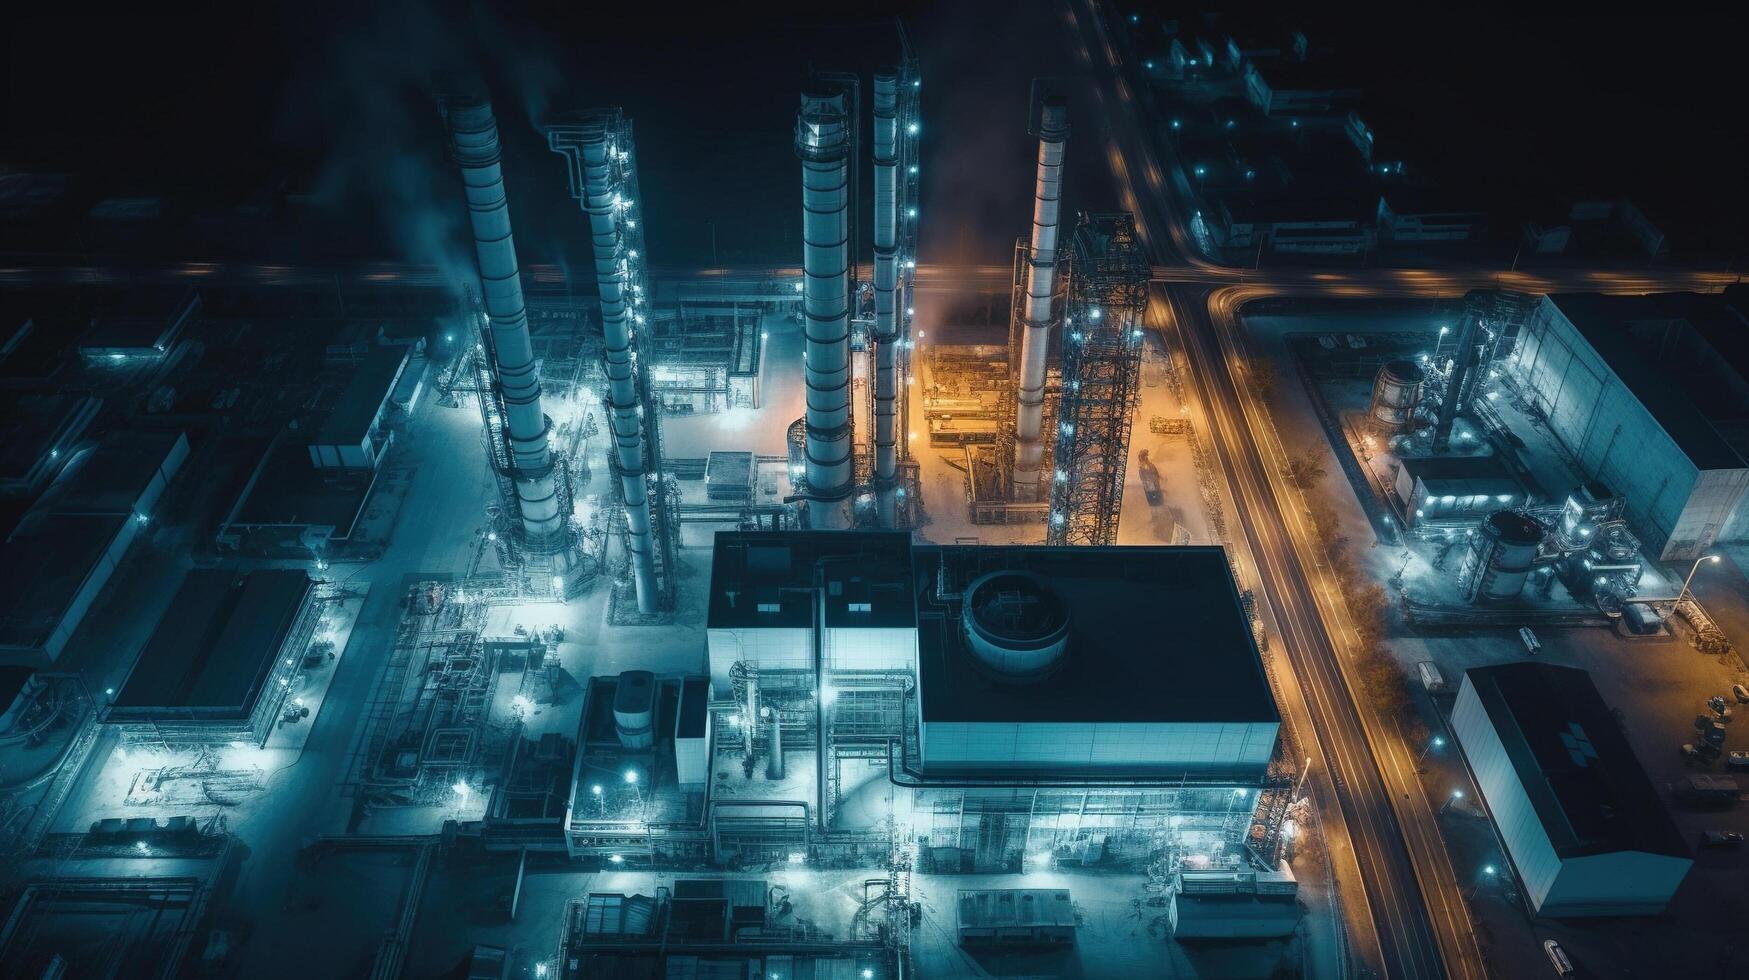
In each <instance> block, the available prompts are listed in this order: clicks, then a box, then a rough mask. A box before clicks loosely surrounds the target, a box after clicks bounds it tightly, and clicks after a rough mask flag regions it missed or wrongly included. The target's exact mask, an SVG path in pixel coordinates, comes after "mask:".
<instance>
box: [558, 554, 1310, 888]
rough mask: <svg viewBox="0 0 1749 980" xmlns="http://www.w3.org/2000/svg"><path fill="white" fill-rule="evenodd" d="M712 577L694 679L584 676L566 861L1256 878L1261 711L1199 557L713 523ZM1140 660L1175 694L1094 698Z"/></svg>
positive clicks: (1233, 606) (1267, 739) (1261, 695)
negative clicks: (1061, 868)
mask: <svg viewBox="0 0 1749 980" xmlns="http://www.w3.org/2000/svg"><path fill="white" fill-rule="evenodd" d="M1114 565H1115V566H1116V567H1117V569H1118V571H1119V573H1120V574H1118V575H1115V576H1114V575H1113V573H1112V566H1114ZM711 577H712V584H711V596H710V612H709V614H708V619H707V630H706V632H707V637H708V641H707V642H708V646H709V658H710V674H709V676H708V677H696V678H692V677H671V678H657V677H653V676H651V675H650V674H649V673H648V672H645V671H629V672H625V673H622V674H620V675H618V676H617V677H598V678H595V679H594V680H593V681H592V682H591V684H590V686H589V692H588V698H587V706H586V708H585V710H584V717H583V720H582V722H581V731H580V735H579V742H580V744H581V745H582V751H581V752H580V753H579V754H578V758H577V763H576V770H575V774H574V777H573V780H572V786H571V803H570V807H569V811H568V814H567V817H566V823H565V840H564V846H565V847H566V849H567V851H568V852H569V853H570V854H571V855H573V856H593V857H595V858H597V859H602V858H606V859H610V860H612V861H614V862H615V863H619V862H627V861H633V862H640V863H642V862H662V863H666V862H686V861H710V862H719V863H720V862H723V861H733V862H740V863H746V864H757V863H761V862H767V861H790V862H796V863H802V862H806V863H809V864H822V865H825V866H855V865H862V864H876V865H878V864H882V863H885V862H886V861H888V860H889V859H891V858H890V855H891V854H892V852H893V850H894V849H895V848H897V849H900V850H901V851H907V850H908V851H909V852H910V853H909V856H908V857H906V858H904V860H905V861H906V863H907V866H911V867H916V868H918V869H919V870H923V871H934V872H957V871H965V872H973V871H977V872H989V871H1004V870H1007V871H1019V870H1025V869H1037V868H1048V867H1052V866H1055V865H1056V864H1057V863H1059V862H1061V863H1063V864H1074V865H1078V864H1100V863H1107V862H1109V863H1117V864H1132V865H1134V864H1139V863H1146V862H1147V861H1149V860H1153V859H1157V858H1159V857H1160V855H1161V853H1162V852H1169V853H1171V854H1173V855H1174V856H1175V857H1182V858H1187V859H1188V858H1191V857H1193V856H1194V858H1195V859H1196V861H1197V862H1198V864H1199V866H1208V867H1226V868H1248V867H1251V865H1252V863H1253V862H1255V861H1257V860H1262V861H1263V862H1264V864H1265V868H1266V870H1267V869H1270V868H1271V866H1272V864H1273V855H1274V853H1275V847H1276V846H1277V842H1278V835H1279V832H1280V821H1281V820H1282V819H1283V818H1284V815H1285V812H1286V805H1287V803H1288V802H1289V801H1288V800H1287V799H1286V793H1287V787H1286V786H1284V785H1282V782H1281V780H1280V778H1279V774H1280V772H1281V771H1282V770H1281V766H1280V760H1278V759H1276V758H1275V746H1276V736H1277V731H1278V729H1279V726H1280V720H1279V717H1278V715H1277V714H1276V711H1275V707H1274V703H1273V698H1272V696H1271V695H1270V693H1269V691H1268V687H1267V685H1266V684H1265V682H1264V679H1263V674H1262V670H1261V667H1260V664H1259V663H1258V660H1257V654H1256V651H1255V646H1254V645H1253V642H1252V640H1251V633H1250V628H1249V626H1248V623H1247V620H1246V616H1245V613H1244V611H1243V609H1242V608H1241V607H1240V604H1239V601H1238V594H1237V591H1236V590H1235V589H1234V588H1233V586H1232V583H1231V579H1230V577H1229V576H1228V574H1227V572H1226V567H1225V563H1224V560H1223V559H1222V557H1221V555H1220V553H1219V551H1218V550H1217V549H1208V548H1201V549H1127V550H1126V551H1124V552H1123V553H1121V554H1116V553H1111V552H1099V551H1085V550H1070V551H1055V550H1052V549H1047V548H1036V547H1034V548H1023V547H1015V548H994V549H992V548H971V547H951V546H929V547H925V546H913V545H911V544H910V543H909V542H908V541H907V540H906V538H905V536H903V535H892V534H857V535H841V534H826V533H822V532H722V533H719V535H718V537H717V543H716V548H715V552H714V557H713V567H712V576H711ZM1124 581H1128V582H1134V583H1136V585H1135V586H1131V587H1128V588H1140V587H1141V584H1140V583H1142V582H1160V581H1170V582H1178V583H1181V584H1182V588H1181V589H1180V590H1177V591H1175V592H1173V593H1170V594H1169V595H1168V596H1166V597H1163V598H1162V599H1161V600H1160V601H1158V602H1156V603H1154V605H1153V608H1151V609H1147V610H1145V611H1144V610H1143V609H1142V608H1140V607H1138V606H1137V605H1136V603H1135V601H1134V597H1133V596H1132V595H1130V594H1128V593H1126V591H1125V588H1126V587H1123V586H1120V585H1118V584H1117V583H1120V582H1124ZM1126 630H1129V631H1133V632H1126ZM1126 635H1147V636H1156V637H1158V638H1159V639H1158V641H1157V643H1158V646H1155V644H1153V643H1144V644H1142V645H1140V646H1137V645H1134V644H1130V643H1127V642H1124V641H1122V640H1120V639H1119V638H1120V637H1123V636H1126ZM1137 658H1141V659H1140V660H1138V659H1137ZM1142 660H1145V661H1146V662H1149V663H1151V664H1155V665H1156V667H1157V668H1160V669H1165V670H1167V671H1168V672H1169V673H1170V674H1172V675H1173V676H1172V678H1171V680H1170V681H1166V682H1163V683H1162V685H1161V687H1160V689H1159V690H1157V691H1151V692H1148V693H1143V692H1136V694H1135V696H1134V697H1132V698H1131V699H1129V700H1127V701H1125V700H1120V699H1115V698H1114V695H1115V693H1116V691H1115V690H1114V689H1113V688H1112V687H1111V679H1112V678H1114V677H1119V676H1122V674H1123V672H1124V671H1125V670H1133V669H1136V664H1137V663H1139V662H1142ZM1044 682H1048V685H1046V686H1047V687H1048V689H1049V690H1051V691H1052V696H1051V697H1049V698H1043V699H1041V698H1039V697H1037V695H1038V694H1039V693H1040V691H1041V690H1043V689H1044V688H1041V686H1040V685H1041V684H1043V683H1044ZM1254 854H1255V855H1257V856H1256V857H1254V856H1253V855H1254Z"/></svg>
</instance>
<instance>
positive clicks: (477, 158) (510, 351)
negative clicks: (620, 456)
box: [443, 100, 565, 554]
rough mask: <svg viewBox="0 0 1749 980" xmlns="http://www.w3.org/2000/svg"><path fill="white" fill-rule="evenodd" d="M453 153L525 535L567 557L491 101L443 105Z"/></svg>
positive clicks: (539, 547)
mask: <svg viewBox="0 0 1749 980" xmlns="http://www.w3.org/2000/svg"><path fill="white" fill-rule="evenodd" d="M443 113H444V119H445V122H446V123H447V124H448V126H449V138H450V153H451V155H452V156H453V157H454V159H455V162H456V165H457V166H458V167H460V168H461V172H462V184H463V186H464V187H465V189H466V191H467V198H468V221H469V223H470V224H471V225H472V226H473V232H474V254H475V256H476V257H477V258H478V260H479V264H480V284H481V287H482V289H481V293H482V297H483V299H484V301H485V307H486V319H487V321H488V323H489V324H490V330H491V340H492V356H493V361H494V365H495V368H496V370H495V371H494V372H493V373H494V374H495V375H496V377H497V380H498V387H499V395H500V397H501V398H502V399H503V402H504V420H505V428H506V429H507V430H508V432H507V436H508V441H509V448H510V464H511V465H510V468H511V472H510V473H509V474H508V475H509V476H510V478H511V480H512V482H513V483H514V485H515V487H516V502H517V507H518V510H519V511H520V512H521V514H522V526H523V531H524V533H525V535H526V537H527V546H528V547H529V549H530V550H531V551H536V552H542V553H547V554H554V553H558V552H560V551H562V550H564V547H565V535H564V533H563V531H564V516H563V515H561V514H560V513H559V497H558V488H557V484H556V481H555V479H554V473H553V458H552V450H551V448H550V447H549V446H548V444H547V431H548V429H549V423H548V421H547V417H546V415H545V413H543V412H542V411H541V388H540V372H539V370H538V368H537V365H536V364H535V358H534V345H533V343H532V342H531V341H530V340H529V336H528V311H527V309H526V308H525V307H524V306H523V302H522V282H521V279H520V278H519V276H518V272H517V266H516V246H515V244H514V243H513V242H512V241H511V237H510V209H509V207H508V206H507V205H506V203H505V198H504V175H503V172H502V170H501V169H500V167H499V149H498V123H497V121H496V120H495V119H494V118H493V116H492V106H491V104H490V103H487V102H484V101H471V100H458V101H454V102H445V103H444V104H443Z"/></svg>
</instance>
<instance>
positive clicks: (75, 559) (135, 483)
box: [0, 431, 188, 666]
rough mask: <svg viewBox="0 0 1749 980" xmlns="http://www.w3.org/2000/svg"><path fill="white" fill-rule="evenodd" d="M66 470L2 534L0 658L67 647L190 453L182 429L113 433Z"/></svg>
mask: <svg viewBox="0 0 1749 980" xmlns="http://www.w3.org/2000/svg"><path fill="white" fill-rule="evenodd" d="M69 455H70V459H69V460H68V461H67V466H66V468H65V470H63V471H62V473H61V475H60V477H59V478H58V479H56V481H55V482H54V483H53V484H52V485H50V486H49V487H48V489H46V490H44V491H43V493H42V496H41V497H40V498H38V500H37V501H36V503H35V504H33V505H32V506H31V508H30V510H29V511H27V512H26V513H25V515H24V517H23V518H22V519H21V520H20V521H19V523H18V526H17V527H16V528H15V529H14V530H13V531H12V533H11V534H10V535H8V536H7V538H6V539H5V541H4V542H3V543H0V662H3V663H13V664H25V665H30V666H46V665H47V664H49V663H50V662H52V661H53V660H55V659H56V658H57V657H59V656H60V655H61V650H62V648H64V647H65V646H66V645H67V641H68V640H69V639H71V638H72V635H73V632H74V631H75V630H77V629H78V628H79V624H80V623H81V622H83V621H84V618H85V614H86V613H87V612H88V611H89V610H90V609H91V606H92V604H93V603H94V602H96V601H97V597H98V595H99V594H101V593H102V591H103V588H104V586H105V585H106V584H107V583H108V582H109V579H110V576H111V575H113V574H114V573H115V570H116V567H117V566H118V565H120V564H121V561H122V558H123V557H124V556H125V555H126V554H127V551H128V548H129V547H130V546H131V545H132V544H133V542H134V539H135V538H136V537H138V536H139V535H140V533H141V532H142V531H143V530H144V529H145V528H146V526H147V525H148V524H149V523H150V522H151V519H152V516H153V515H154V514H155V513H156V510H157V505H158V500H159V498H160V497H161V496H162V495H163V493H164V490H165V488H166V487H167V486H168V485H169V483H170V481H171V479H173V478H174V477H175V476H176V473H177V472H178V471H179V470H180V469H181V467H182V463H183V461H184V460H185V459H187V458H188V440H187V439H186V438H185V437H184V436H183V435H182V433H180V432H158V433H154V432H132V431H124V432H114V433H111V434H110V435H109V436H107V437H106V438H104V439H103V441H102V442H100V443H99V444H98V445H97V446H96V447H94V448H92V449H89V450H84V451H79V452H74V453H70V454H69Z"/></svg>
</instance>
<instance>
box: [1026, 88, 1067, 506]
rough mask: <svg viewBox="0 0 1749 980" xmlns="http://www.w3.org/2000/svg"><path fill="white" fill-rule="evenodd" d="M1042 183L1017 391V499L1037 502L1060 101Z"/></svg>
mask: <svg viewBox="0 0 1749 980" xmlns="http://www.w3.org/2000/svg"><path fill="white" fill-rule="evenodd" d="M1038 139H1039V143H1038V182H1037V185H1036V187H1035V189H1034V191H1033V206H1032V251H1031V255H1030V257H1029V258H1028V260H1027V266H1026V309H1025V310H1024V312H1023V316H1024V319H1023V321H1022V322H1023V324H1024V326H1025V330H1024V332H1023V333H1022V334H1021V343H1020V375H1019V382H1018V384H1017V385H1016V386H1015V387H1016V391H1015V398H1016V399H1017V401H1018V403H1019V404H1018V406H1017V407H1016V409H1015V414H1014V487H1013V491H1014V492H1013V499H1015V500H1020V501H1026V500H1037V499H1038V490H1039V488H1038V483H1039V468H1040V466H1042V465H1043V463H1044V455H1045V444H1044V440H1043V439H1042V438H1041V435H1040V430H1041V429H1042V428H1043V426H1044V411H1045V359H1046V353H1047V352H1048V351H1049V350H1050V344H1051V326H1052V323H1053V320H1052V314H1051V295H1052V294H1053V293H1054V292H1055V291H1056V284H1057V212H1058V210H1059V209H1060V207H1061V204H1062V199H1063V149H1064V147H1065V145H1066V144H1067V143H1068V140H1069V107H1068V105H1067V104H1066V103H1065V102H1064V100H1063V99H1062V98H1060V97H1056V96H1050V97H1047V98H1046V99H1045V100H1044V106H1043V109H1042V111H1041V113H1040V115H1039V132H1038Z"/></svg>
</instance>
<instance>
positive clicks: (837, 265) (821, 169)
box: [796, 92, 855, 529]
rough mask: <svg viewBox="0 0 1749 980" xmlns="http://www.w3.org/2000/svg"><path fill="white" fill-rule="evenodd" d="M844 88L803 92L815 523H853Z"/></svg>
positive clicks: (809, 455) (804, 494) (809, 445)
mask: <svg viewBox="0 0 1749 980" xmlns="http://www.w3.org/2000/svg"><path fill="white" fill-rule="evenodd" d="M846 105H847V97H846V95H845V93H843V92H837V93H833V94H819V93H810V92H804V93H802V105H801V110H800V111H799V112H797V113H796V155H797V156H799V157H801V160H802V272H803V279H804V280H805V285H804V286H803V292H802V310H803V313H804V314H805V316H806V326H805V333H806V338H807V343H806V346H805V347H804V351H805V352H806V357H807V365H806V369H805V376H806V379H807V399H808V401H807V405H808V408H807V414H806V415H805V416H804V424H805V440H804V455H805V456H806V459H807V465H806V468H805V471H804V476H803V480H804V482H805V486H804V487H803V488H802V491H801V492H800V493H798V494H797V496H799V497H800V498H802V499H804V500H806V501H808V518H809V522H810V523H811V524H812V526H813V527H815V528H825V529H843V528H848V527H850V526H851V514H850V495H851V493H852V491H853V490H854V489H855V487H854V483H853V480H854V476H853V473H852V471H851V421H850V268H849V258H850V257H849V246H850V241H849V239H850V231H849V228H850V224H849V212H850V204H849V201H850V193H849V192H850V123H851V119H850V115H849V112H848V111H847V109H846Z"/></svg>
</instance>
